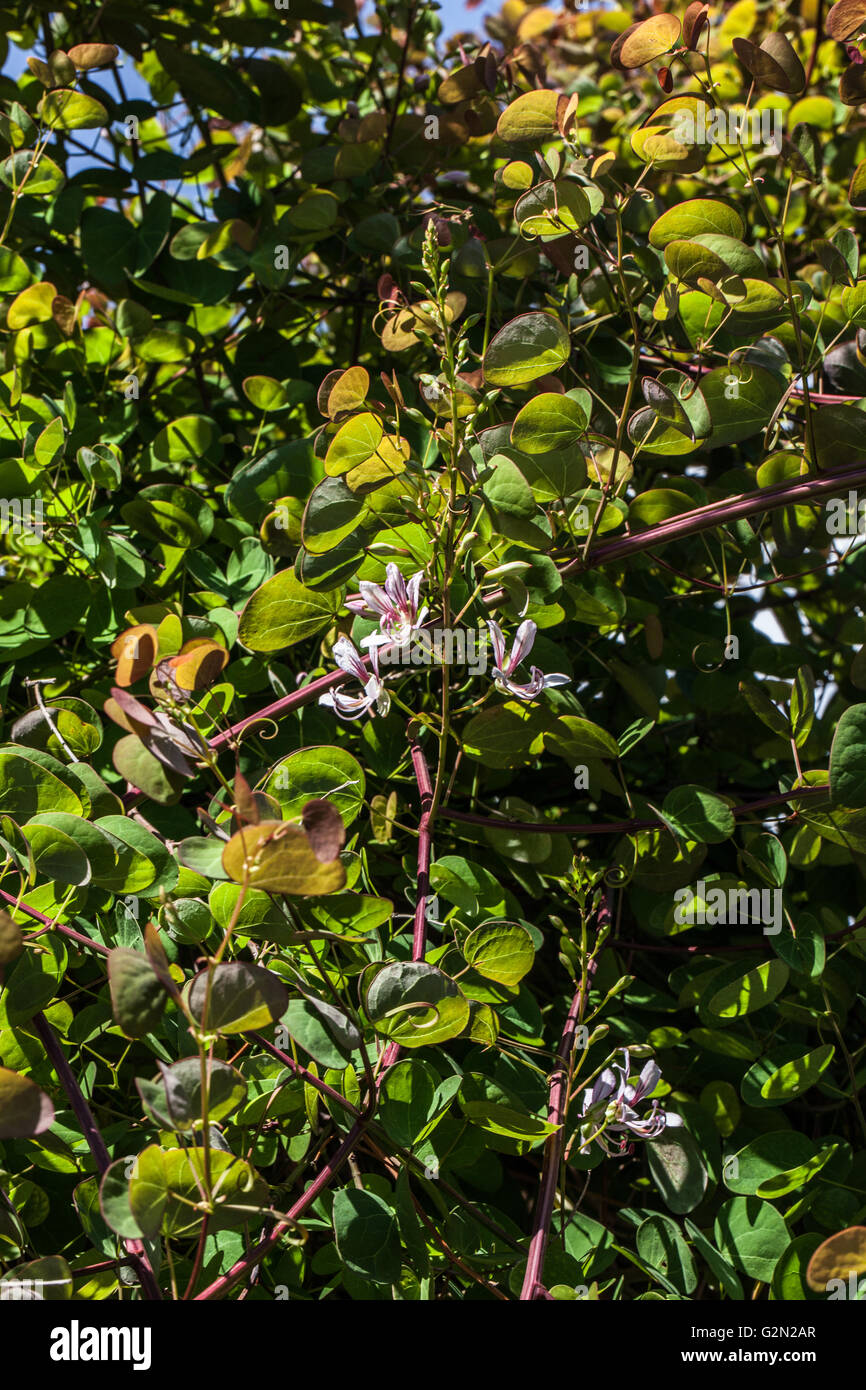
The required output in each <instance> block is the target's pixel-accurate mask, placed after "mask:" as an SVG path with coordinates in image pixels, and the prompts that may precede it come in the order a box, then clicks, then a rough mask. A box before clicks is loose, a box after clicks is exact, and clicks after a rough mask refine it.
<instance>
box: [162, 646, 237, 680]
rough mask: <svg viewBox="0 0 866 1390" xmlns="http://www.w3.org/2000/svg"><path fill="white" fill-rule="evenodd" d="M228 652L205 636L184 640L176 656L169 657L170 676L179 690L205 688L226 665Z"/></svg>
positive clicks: (217, 676)
mask: <svg viewBox="0 0 866 1390" xmlns="http://www.w3.org/2000/svg"><path fill="white" fill-rule="evenodd" d="M228 660H229V654H228V652H227V651H226V649H225V647H221V646H220V645H219V643H218V642H212V641H210V639H209V638H207V637H199V638H193V640H192V641H190V642H185V643H184V645H183V647H182V648H181V650H180V651H179V652H178V654H177V656H173V657H170V658H169V665H170V667H171V672H172V676H173V678H174V681H175V683H176V685H178V686H179V687H180V689H181V690H185V691H193V690H207V688H208V686H210V685H213V683H214V681H215V680H218V679H219V677H220V676H221V675H222V673H223V671H224V670H225V668H226V666H227V665H228Z"/></svg>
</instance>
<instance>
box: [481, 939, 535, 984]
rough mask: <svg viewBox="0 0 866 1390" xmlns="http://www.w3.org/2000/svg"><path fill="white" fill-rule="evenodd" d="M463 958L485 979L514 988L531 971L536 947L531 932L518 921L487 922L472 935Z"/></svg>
mask: <svg viewBox="0 0 866 1390" xmlns="http://www.w3.org/2000/svg"><path fill="white" fill-rule="evenodd" d="M463 955H464V956H465V958H466V961H467V962H468V964H469V965H471V966H472V968H473V969H474V970H477V971H478V974H479V975H483V976H484V978H485V979H486V980H496V981H497V982H498V983H499V984H501V985H507V986H508V987H509V988H511V989H513V988H514V986H515V985H518V984H519V983H520V981H521V980H522V979H523V977H524V975H527V974H528V973H529V971H530V970H531V969H532V964H533V961H534V960H535V947H534V946H533V944H532V937H531V936H530V935H529V932H528V931H527V930H526V928H525V927H521V926H520V925H519V924H518V923H517V922H485V923H483V924H482V925H481V926H480V927H476V928H475V930H474V931H472V932H470V933H469V936H468V937H467V939H466V941H465V942H464V943H463Z"/></svg>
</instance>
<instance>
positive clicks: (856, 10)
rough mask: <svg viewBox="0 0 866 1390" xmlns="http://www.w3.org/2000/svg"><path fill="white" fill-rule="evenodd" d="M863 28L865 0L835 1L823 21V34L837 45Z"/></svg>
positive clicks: (864, 26) (865, 14) (865, 20)
mask: <svg viewBox="0 0 866 1390" xmlns="http://www.w3.org/2000/svg"><path fill="white" fill-rule="evenodd" d="M863 28H866V0H836V4H835V5H833V6H832V7H831V9H830V10H829V11H828V13H827V17H826V19H825V20H824V29H825V32H826V33H827V34H829V36H830V38H831V39H836V40H838V42H839V43H844V41H845V39H850V38H851V37H852V36H853V35H854V34H856V33H857V31H858V29H863Z"/></svg>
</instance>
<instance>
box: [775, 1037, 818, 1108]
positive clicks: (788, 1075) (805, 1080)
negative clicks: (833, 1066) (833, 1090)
mask: <svg viewBox="0 0 866 1390" xmlns="http://www.w3.org/2000/svg"><path fill="white" fill-rule="evenodd" d="M835 1052H836V1049H835V1047H834V1046H833V1044H832V1043H824V1044H823V1045H822V1046H821V1047H816V1048H815V1049H814V1050H813V1051H812V1052H807V1053H806V1054H805V1055H804V1056H802V1057H796V1058H794V1060H793V1061H790V1062H785V1063H784V1064H783V1065H782V1066H781V1067H779V1069H778V1071H774V1072H773V1073H772V1075H771V1076H768V1077H767V1080H766V1081H765V1082H764V1084H763V1085H762V1087H761V1095H762V1096H763V1097H764V1099H765V1100H768V1101H771V1102H778V1101H782V1100H784V1101H789V1100H795V1099H796V1098H797V1096H801V1095H803V1094H804V1092H806V1091H808V1090H809V1089H810V1087H812V1086H814V1085H815V1082H816V1081H817V1080H818V1079H819V1077H820V1076H821V1074H822V1072H824V1071H826V1069H827V1067H828V1066H829V1065H830V1063H831V1062H832V1060H833V1057H834V1056H835Z"/></svg>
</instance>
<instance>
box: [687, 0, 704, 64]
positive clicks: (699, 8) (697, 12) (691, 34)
mask: <svg viewBox="0 0 866 1390" xmlns="http://www.w3.org/2000/svg"><path fill="white" fill-rule="evenodd" d="M709 16H710V7H709V5H704V4H703V3H702V0H692V3H691V4H690V5H689V6H688V8H687V9H686V12H685V14H684V15H683V43H684V44H685V46H686V48H690V49H692V50H693V51H694V52H697V47H698V40H699V38H700V37H701V34H702V33H703V31H704V29H708V28H709V24H710V18H709Z"/></svg>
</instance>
